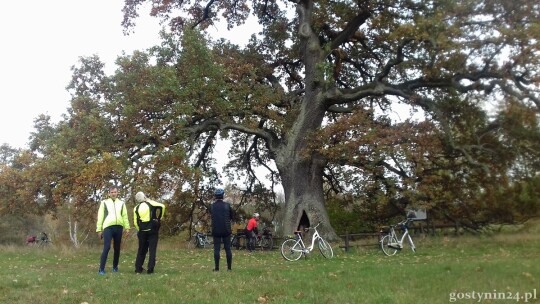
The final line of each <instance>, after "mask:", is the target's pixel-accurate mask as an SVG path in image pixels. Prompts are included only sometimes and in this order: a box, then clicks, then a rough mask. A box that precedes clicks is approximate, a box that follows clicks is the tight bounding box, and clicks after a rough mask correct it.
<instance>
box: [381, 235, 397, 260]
mask: <svg viewBox="0 0 540 304" xmlns="http://www.w3.org/2000/svg"><path fill="white" fill-rule="evenodd" d="M397 246H398V241H397V239H396V238H395V237H393V236H391V235H390V234H388V235H385V236H384V237H383V238H382V239H381V249H382V251H383V252H384V254H386V255H387V256H392V255H394V254H396V252H397V251H398V247H397Z"/></svg>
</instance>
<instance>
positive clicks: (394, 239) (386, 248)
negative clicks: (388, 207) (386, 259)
mask: <svg viewBox="0 0 540 304" xmlns="http://www.w3.org/2000/svg"><path fill="white" fill-rule="evenodd" d="M412 221H413V220H412V219H410V218H409V219H406V220H404V221H401V222H399V223H397V224H395V225H390V227H389V228H388V231H385V232H383V233H384V236H382V237H381V240H380V241H379V242H380V244H381V249H382V251H383V252H384V254H386V255H387V256H392V255H394V254H396V253H397V252H398V251H400V250H401V249H403V243H404V241H405V238H407V240H409V244H410V245H411V250H412V251H413V252H416V247H415V246H414V243H413V240H412V237H411V235H410V233H409V223H410V222H412ZM396 227H399V228H401V230H402V231H403V234H402V235H401V237H398V235H397V233H396V229H395V228H396Z"/></svg>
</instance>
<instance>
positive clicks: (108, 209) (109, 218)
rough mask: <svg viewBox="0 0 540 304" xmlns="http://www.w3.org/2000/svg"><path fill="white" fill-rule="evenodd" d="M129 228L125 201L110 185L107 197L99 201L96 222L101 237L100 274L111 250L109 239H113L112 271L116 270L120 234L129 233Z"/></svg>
mask: <svg viewBox="0 0 540 304" xmlns="http://www.w3.org/2000/svg"><path fill="white" fill-rule="evenodd" d="M129 228H130V226H129V219H128V212H127V208H126V203H124V201H122V200H120V199H119V198H118V188H116V187H114V186H112V187H110V188H109V198H108V199H106V200H103V201H101V204H100V205H99V210H98V216H97V223H96V232H97V233H98V237H99V238H100V239H103V252H102V253H101V258H100V262H99V274H100V275H105V264H106V263H107V256H108V255H109V251H110V250H111V240H112V241H113V249H114V258H113V269H112V271H113V272H118V263H119V261H120V245H121V243H122V234H124V233H125V234H127V233H129ZM124 229H125V230H124Z"/></svg>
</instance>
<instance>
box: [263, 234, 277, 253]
mask: <svg viewBox="0 0 540 304" xmlns="http://www.w3.org/2000/svg"><path fill="white" fill-rule="evenodd" d="M273 246H274V240H272V237H271V236H263V237H262V240H261V248H262V250H272V247H273Z"/></svg>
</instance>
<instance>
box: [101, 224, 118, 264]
mask: <svg viewBox="0 0 540 304" xmlns="http://www.w3.org/2000/svg"><path fill="white" fill-rule="evenodd" d="M123 231H124V227H122V226H120V225H115V226H109V227H107V228H105V229H103V251H102V252H101V259H100V261H99V270H103V271H105V264H106V263H107V256H108V255H109V251H110V250H111V240H112V241H113V249H114V258H113V268H118V261H120V245H121V244H122V232H123Z"/></svg>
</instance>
